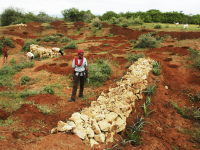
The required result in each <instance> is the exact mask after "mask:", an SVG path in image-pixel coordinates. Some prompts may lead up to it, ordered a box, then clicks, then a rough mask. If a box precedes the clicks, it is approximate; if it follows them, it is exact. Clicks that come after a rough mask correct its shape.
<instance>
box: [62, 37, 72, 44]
mask: <svg viewBox="0 0 200 150" xmlns="http://www.w3.org/2000/svg"><path fill="white" fill-rule="evenodd" d="M69 41H71V39H70V38H69V37H67V36H64V37H63V38H62V40H61V43H67V42H69Z"/></svg>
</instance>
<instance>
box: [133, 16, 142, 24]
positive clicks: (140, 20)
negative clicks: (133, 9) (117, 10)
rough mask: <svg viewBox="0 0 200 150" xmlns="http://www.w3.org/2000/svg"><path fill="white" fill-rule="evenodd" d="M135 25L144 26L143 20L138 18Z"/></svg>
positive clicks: (134, 21)
mask: <svg viewBox="0 0 200 150" xmlns="http://www.w3.org/2000/svg"><path fill="white" fill-rule="evenodd" d="M133 24H135V25H142V24H144V22H143V20H142V19H141V18H140V16H138V17H137V18H135V19H133Z"/></svg>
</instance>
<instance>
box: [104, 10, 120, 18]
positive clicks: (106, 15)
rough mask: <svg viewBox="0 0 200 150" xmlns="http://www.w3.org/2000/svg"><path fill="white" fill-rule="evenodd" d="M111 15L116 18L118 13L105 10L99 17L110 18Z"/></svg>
mask: <svg viewBox="0 0 200 150" xmlns="http://www.w3.org/2000/svg"><path fill="white" fill-rule="evenodd" d="M112 17H115V18H118V14H117V13H115V12H114V11H107V12H106V13H104V14H103V15H102V17H101V19H102V20H110V19H111V18H112Z"/></svg>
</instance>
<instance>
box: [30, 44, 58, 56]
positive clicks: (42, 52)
mask: <svg viewBox="0 0 200 150" xmlns="http://www.w3.org/2000/svg"><path fill="white" fill-rule="evenodd" d="M59 51H60V48H57V47H53V48H52V49H50V48H44V47H42V46H39V45H34V44H31V45H30V52H32V53H33V54H34V53H37V54H38V55H39V57H40V58H42V57H47V58H49V57H54V56H60V55H61V54H60V53H59Z"/></svg>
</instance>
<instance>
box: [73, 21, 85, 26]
mask: <svg viewBox="0 0 200 150" xmlns="http://www.w3.org/2000/svg"><path fill="white" fill-rule="evenodd" d="M84 25H85V24H84V23H83V22H82V21H77V22H75V23H74V26H75V27H82V26H84Z"/></svg>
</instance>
